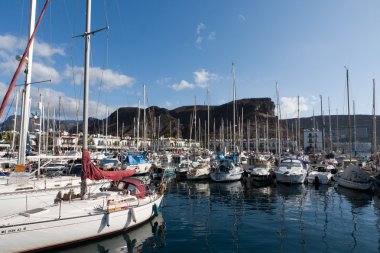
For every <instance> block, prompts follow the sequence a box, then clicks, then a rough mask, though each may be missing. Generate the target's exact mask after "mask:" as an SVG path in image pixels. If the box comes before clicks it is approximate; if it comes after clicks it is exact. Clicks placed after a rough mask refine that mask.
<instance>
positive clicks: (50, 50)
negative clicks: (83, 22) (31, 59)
mask: <svg viewBox="0 0 380 253" xmlns="http://www.w3.org/2000/svg"><path fill="white" fill-rule="evenodd" d="M27 43H28V41H27V40H26V39H25V38H18V37H16V36H13V35H10V34H5V35H0V50H4V51H7V52H8V53H12V54H17V52H19V53H23V52H24V50H25V47H26V45H27ZM33 53H34V55H35V56H37V57H41V58H47V59H50V60H51V57H53V56H54V55H61V56H63V55H65V51H64V49H63V48H61V47H55V46H52V45H50V44H48V43H46V42H44V41H40V40H38V39H35V40H34V50H33ZM14 56H15V55H14Z"/></svg>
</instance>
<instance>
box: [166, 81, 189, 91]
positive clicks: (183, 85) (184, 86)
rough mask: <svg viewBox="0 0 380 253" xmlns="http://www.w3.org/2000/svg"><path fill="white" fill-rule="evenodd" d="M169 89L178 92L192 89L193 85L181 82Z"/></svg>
mask: <svg viewBox="0 0 380 253" xmlns="http://www.w3.org/2000/svg"><path fill="white" fill-rule="evenodd" d="M170 87H171V88H172V89H174V90H176V91H179V90H183V89H194V84H191V83H189V82H188V81H186V80H182V81H181V82H179V83H175V84H172V85H171V86H170Z"/></svg>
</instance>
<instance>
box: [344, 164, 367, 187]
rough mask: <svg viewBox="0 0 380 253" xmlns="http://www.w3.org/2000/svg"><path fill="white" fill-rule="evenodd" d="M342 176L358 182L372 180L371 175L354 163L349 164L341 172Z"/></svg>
mask: <svg viewBox="0 0 380 253" xmlns="http://www.w3.org/2000/svg"><path fill="white" fill-rule="evenodd" d="M340 177H341V178H343V179H345V180H349V181H352V182H356V183H367V182H368V181H370V177H369V175H368V174H367V173H366V172H365V171H363V170H362V169H361V168H359V167H358V166H356V165H354V164H350V165H348V167H347V168H346V169H345V170H344V171H343V172H342V173H341V174H340Z"/></svg>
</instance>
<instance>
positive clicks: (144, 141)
mask: <svg viewBox="0 0 380 253" xmlns="http://www.w3.org/2000/svg"><path fill="white" fill-rule="evenodd" d="M143 150H144V151H145V150H146V85H145V84H144V122H143Z"/></svg>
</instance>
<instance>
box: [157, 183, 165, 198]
mask: <svg viewBox="0 0 380 253" xmlns="http://www.w3.org/2000/svg"><path fill="white" fill-rule="evenodd" d="M164 191H165V186H164V184H161V185H160V188H158V193H159V194H160V195H162V194H164Z"/></svg>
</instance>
